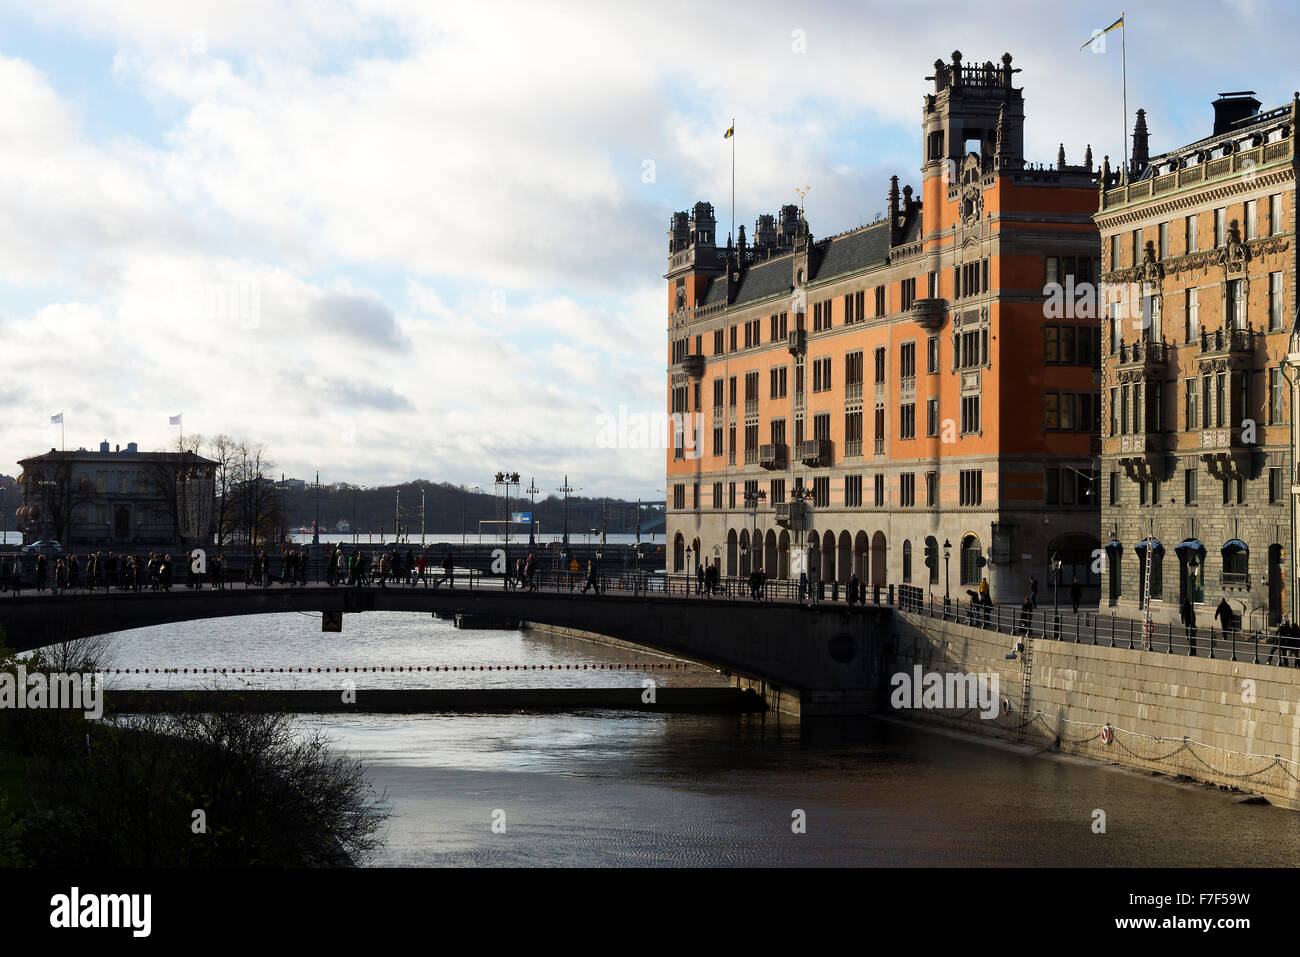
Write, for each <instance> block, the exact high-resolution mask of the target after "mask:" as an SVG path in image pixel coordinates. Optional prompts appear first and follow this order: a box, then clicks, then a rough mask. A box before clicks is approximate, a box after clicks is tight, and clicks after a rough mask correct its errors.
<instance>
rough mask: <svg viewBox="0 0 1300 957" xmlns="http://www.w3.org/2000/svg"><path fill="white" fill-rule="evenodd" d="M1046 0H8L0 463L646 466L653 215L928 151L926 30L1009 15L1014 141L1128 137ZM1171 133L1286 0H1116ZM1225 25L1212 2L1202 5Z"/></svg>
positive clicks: (911, 161) (914, 162) (1194, 112)
mask: <svg viewBox="0 0 1300 957" xmlns="http://www.w3.org/2000/svg"><path fill="white" fill-rule="evenodd" d="M1116 6H1117V9H1115V10H1113V11H1112V10H1109V9H1105V8H1102V7H1097V6H1096V5H1095V4H1093V5H1087V6H1083V5H1064V4H1060V5H1058V4H1044V3H1041V2H1031V3H1004V4H1000V5H999V7H1000V9H1001V13H1000V14H999V13H996V12H995V7H994V5H991V4H988V3H980V4H975V3H969V2H967V3H960V4H950V3H943V2H929V3H926V4H916V3H903V2H897V3H863V2H854V3H843V4H838V3H824V4H807V5H801V4H796V3H790V2H771V3H766V2H754V0H748V2H745V3H737V4H730V5H724V4H699V3H685V4H680V5H679V4H675V3H672V2H660V3H655V4H608V3H593V4H589V5H584V4H573V5H570V4H561V3H550V2H548V3H544V4H539V3H535V2H521V3H514V4H511V3H503V4H492V3H466V4H452V3H448V2H442V0H435V2H410V3H403V2H399V0H357V2H345V0H312V2H308V0H284V2H278V3H276V2H266V3H263V2H252V0H197V2H186V3H180V4H178V3H175V2H171V0H168V2H162V0H157V2H155V0H135V2H130V3H126V2H117V3H104V2H102V0H100V2H92V0H86V2H81V0H41V2H40V3H38V4H33V3H29V2H19V3H4V4H0V90H3V91H4V92H3V95H0V473H3V472H9V473H16V472H17V466H16V465H15V464H13V463H16V461H17V459H19V458H21V457H24V456H25V455H28V454H33V453H36V452H40V451H42V450H45V449H48V448H50V447H51V446H53V445H57V444H58V443H59V441H60V436H59V431H58V427H57V426H51V425H50V421H49V420H50V416H51V415H53V414H55V413H57V412H59V411H63V412H64V414H65V427H66V443H67V446H68V447H69V448H76V447H78V446H82V445H84V446H87V447H93V446H94V445H95V444H96V443H98V442H99V441H100V440H101V439H107V440H108V441H109V442H111V443H115V444H116V443H121V444H123V445H124V444H125V443H127V442H130V441H135V442H139V443H140V444H141V446H142V447H160V446H163V445H166V444H167V443H169V442H171V441H174V439H175V433H176V429H175V428H172V427H169V426H168V416H169V415H174V414H176V413H183V415H184V427H185V430H186V432H188V433H215V432H222V431H224V432H227V433H230V434H232V435H236V436H246V437H249V438H252V439H255V440H259V441H262V442H264V443H266V445H267V446H268V447H269V448H270V450H271V454H272V456H273V457H274V459H275V460H276V462H277V463H278V465H279V466H280V467H281V468H282V469H283V470H284V471H285V472H286V473H288V474H290V475H296V476H299V477H310V474H311V473H312V472H314V470H315V469H317V468H319V469H320V472H321V479H322V481H326V482H337V481H350V482H358V483H361V484H380V483H385V482H391V481H397V480H404V479H409V478H415V477H425V478H430V479H434V480H446V481H452V482H463V483H467V484H470V485H474V484H483V483H484V482H489V483H490V477H491V474H492V473H493V472H495V471H497V470H498V469H502V468H508V469H515V470H518V471H520V472H521V473H523V475H524V476H525V477H528V476H530V475H535V476H536V477H537V482H538V486H539V487H544V488H546V489H548V490H549V489H550V488H553V487H555V486H557V485H559V484H560V479H561V477H562V475H563V474H564V473H565V472H567V473H568V474H569V475H570V478H571V480H572V481H573V482H574V484H575V485H580V486H582V487H583V489H584V491H585V492H587V493H596V494H612V495H616V494H624V495H638V494H639V495H642V496H644V497H653V496H654V495H655V494H656V493H657V491H658V490H659V489H660V488H661V487H662V485H663V481H662V474H663V462H664V457H663V453H662V452H661V451H659V450H656V449H610V448H604V447H601V443H600V441H599V440H598V436H599V434H600V432H599V428H600V424H601V419H600V416H601V415H602V413H609V414H617V412H618V409H619V407H620V406H625V407H626V409H627V411H628V412H629V413H631V414H638V413H640V414H651V413H656V412H660V411H661V410H662V408H663V406H664V389H665V385H664V367H665V352H666V346H665V340H664V335H663V330H664V326H665V321H666V318H665V311H666V302H667V296H666V294H665V291H664V284H663V280H662V274H663V271H664V268H665V256H666V231H667V225H668V220H669V217H670V214H671V213H672V211H673V210H674V209H686V208H689V206H690V205H691V204H692V203H693V202H694V201H695V200H697V199H707V200H710V201H712V202H713V203H714V204H715V208H716V210H717V213H718V216H719V219H720V221H721V222H724V223H725V222H727V221H729V219H730V217H731V210H730V144H729V143H728V142H726V141H724V140H723V138H722V133H723V131H724V130H725V129H726V127H727V125H728V124H729V123H730V121H731V119H732V118H733V117H734V118H735V122H736V130H737V138H736V175H737V180H736V210H735V218H736V221H737V222H743V223H748V224H751V227H752V223H753V221H754V219H755V217H756V216H757V215H758V214H760V213H763V212H775V210H776V209H777V207H778V206H780V205H781V204H782V203H786V202H793V201H796V199H797V197H796V196H795V193H794V188H795V187H796V186H811V187H812V190H811V192H810V193H809V194H808V201H807V203H808V219H809V223H810V225H811V227H812V229H813V232H814V233H815V234H816V235H823V236H824V235H828V234H831V233H835V232H839V231H842V230H844V229H848V228H851V227H854V226H857V225H859V224H860V223H864V222H870V221H871V220H872V219H873V218H874V217H875V216H876V214H877V213H878V212H880V211H881V210H882V209H883V208H884V205H885V199H884V197H885V193H886V190H887V187H888V177H889V175H890V173H893V172H897V173H898V174H899V175H900V177H901V178H902V179H903V181H904V182H912V183H919V173H918V172H917V171H918V167H919V164H920V158H921V157H920V146H921V135H920V126H919V123H920V106H921V96H922V94H923V92H924V91H925V89H926V87H927V84H926V83H925V82H924V80H923V78H924V77H925V76H927V75H928V74H930V73H931V72H932V71H931V69H930V65H931V64H932V63H933V62H934V60H935V59H936V58H939V57H943V58H945V59H946V58H947V57H948V55H949V54H950V53H951V51H952V50H954V49H960V50H961V51H962V52H963V54H964V56H965V58H966V59H967V60H968V61H972V60H974V61H980V62H982V61H984V60H990V59H991V60H996V59H997V58H998V57H1000V56H1001V54H1002V53H1003V51H1004V50H1005V51H1010V52H1011V53H1012V55H1013V56H1014V57H1015V65H1017V66H1019V67H1021V68H1022V69H1023V72H1022V73H1020V74H1018V76H1017V83H1018V84H1019V85H1022V86H1023V87H1024V89H1025V98H1026V111H1027V119H1026V152H1027V154H1028V157H1029V158H1030V159H1031V160H1037V161H1041V162H1045V163H1050V162H1054V161H1055V158H1056V149H1057V144H1058V143H1059V142H1064V144H1065V148H1066V155H1067V159H1068V160H1069V161H1070V162H1078V161H1080V160H1081V158H1082V154H1083V150H1084V146H1085V144H1087V143H1091V144H1092V146H1093V152H1094V154H1095V156H1096V157H1097V160H1098V162H1100V159H1101V156H1102V155H1103V154H1106V153H1109V154H1110V155H1111V156H1112V157H1118V156H1119V155H1120V152H1121V142H1120V132H1121V115H1120V108H1119V93H1120V63H1119V56H1118V49H1119V48H1118V41H1119V34H1118V32H1116V33H1112V34H1111V35H1110V37H1109V38H1108V39H1110V41H1111V42H1110V43H1109V44H1108V46H1107V49H1106V50H1105V52H1101V53H1099V52H1093V51H1086V52H1080V50H1079V46H1080V44H1081V43H1083V42H1084V41H1085V40H1086V39H1087V38H1088V37H1089V35H1090V34H1091V33H1092V32H1093V31H1094V30H1096V29H1098V28H1100V27H1103V26H1105V25H1106V24H1108V23H1109V22H1111V20H1113V19H1114V18H1115V17H1116V16H1118V13H1119V10H1118V6H1119V4H1118V3H1117V4H1116ZM1128 7H1129V12H1128V18H1127V19H1128V22H1129V29H1128V37H1127V42H1128V78H1129V90H1128V94H1129V95H1128V102H1129V109H1130V111H1133V110H1136V109H1137V107H1139V106H1141V107H1145V108H1146V109H1147V111H1148V115H1149V126H1150V129H1151V137H1152V150H1153V151H1159V150H1162V149H1164V148H1167V147H1170V146H1174V145H1177V144H1180V143H1183V142H1186V141H1189V140H1191V139H1194V138H1196V137H1198V136H1200V135H1203V133H1204V132H1206V131H1207V130H1208V126H1209V122H1210V119H1211V111H1210V107H1209V102H1210V100H1211V99H1213V97H1214V95H1215V94H1216V93H1218V92H1219V91H1223V90H1241V89H1253V90H1257V91H1259V93H1260V99H1262V100H1263V101H1264V105H1265V107H1271V106H1275V105H1280V104H1282V103H1285V102H1287V101H1289V99H1290V96H1291V93H1292V90H1293V89H1295V88H1298V87H1300V76H1298V75H1297V73H1296V69H1295V67H1294V56H1293V52H1294V39H1295V36H1296V19H1297V15H1296V13H1295V12H1294V11H1293V10H1292V9H1290V8H1289V6H1288V5H1287V4H1285V3H1278V4H1276V5H1273V4H1269V3H1265V2H1248V0H1239V2H1235V3H1208V2H1195V0H1193V2H1184V3H1180V4H1173V3H1137V2H1134V0H1129V3H1128ZM1207 24H1215V25H1216V26H1215V27H1214V28H1213V29H1209V28H1207Z"/></svg>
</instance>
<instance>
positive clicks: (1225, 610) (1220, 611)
mask: <svg viewBox="0 0 1300 957" xmlns="http://www.w3.org/2000/svg"><path fill="white" fill-rule="evenodd" d="M1214 617H1215V619H1217V620H1218V621H1219V622H1221V623H1222V625H1223V630H1224V631H1232V630H1233V620H1232V619H1233V615H1232V606H1231V605H1229V604H1228V599H1226V598H1220V599H1219V605H1218V607H1217V608H1215V609H1214Z"/></svg>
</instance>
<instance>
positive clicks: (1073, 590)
mask: <svg viewBox="0 0 1300 957" xmlns="http://www.w3.org/2000/svg"><path fill="white" fill-rule="evenodd" d="M1081 598H1083V586H1082V585H1080V584H1079V577H1078V576H1077V575H1076V576H1075V578H1074V581H1072V582H1070V604H1071V605H1073V606H1074V613H1075V614H1076V615H1077V614H1078V613H1079V600H1080V599H1081Z"/></svg>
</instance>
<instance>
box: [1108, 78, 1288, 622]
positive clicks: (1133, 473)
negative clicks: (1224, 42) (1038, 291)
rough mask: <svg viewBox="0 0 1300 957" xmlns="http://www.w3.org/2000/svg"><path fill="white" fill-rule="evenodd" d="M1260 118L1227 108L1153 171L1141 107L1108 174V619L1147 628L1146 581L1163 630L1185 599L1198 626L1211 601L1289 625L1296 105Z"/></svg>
mask: <svg viewBox="0 0 1300 957" xmlns="http://www.w3.org/2000/svg"><path fill="white" fill-rule="evenodd" d="M1260 105H1261V104H1260V102H1259V100H1257V99H1255V98H1254V96H1253V94H1248V93H1246V94H1224V95H1223V96H1221V97H1220V98H1219V99H1218V100H1216V101H1215V102H1214V111H1215V119H1214V126H1213V129H1212V132H1211V133H1210V135H1208V136H1206V137H1205V138H1203V139H1200V140H1198V141H1196V142H1194V143H1190V144H1188V145H1186V146H1183V147H1179V148H1178V149H1174V150H1170V151H1168V152H1166V153H1164V154H1162V155H1159V156H1155V157H1151V156H1149V151H1148V133H1147V128H1146V117H1145V115H1144V113H1143V112H1142V111H1141V110H1139V111H1138V121H1137V125H1136V127H1135V129H1134V135H1133V160H1132V163H1131V169H1130V170H1128V171H1127V173H1128V175H1127V176H1125V175H1124V171H1122V170H1117V171H1115V172H1114V173H1112V172H1111V171H1110V170H1109V169H1107V170H1105V171H1104V173H1103V183H1102V185H1101V191H1100V204H1099V205H1100V209H1099V211H1098V213H1097V215H1096V221H1097V225H1098V227H1099V229H1100V231H1101V242H1102V259H1103V279H1104V281H1105V284H1104V300H1105V303H1106V318H1105V327H1106V332H1105V337H1106V355H1105V359H1104V362H1103V406H1104V410H1105V411H1104V421H1103V454H1102V466H1101V467H1102V472H1103V473H1104V481H1105V490H1104V493H1103V501H1102V516H1101V518H1102V534H1103V537H1104V538H1105V539H1106V544H1105V546H1104V547H1105V552H1106V560H1105V563H1104V566H1105V567H1104V571H1103V576H1102V577H1103V584H1102V589H1103V590H1102V594H1103V602H1102V604H1103V608H1104V607H1107V606H1109V607H1112V608H1114V609H1116V610H1117V611H1119V612H1120V613H1126V614H1130V615H1140V614H1142V610H1143V605H1144V602H1145V594H1146V589H1147V587H1148V578H1149V579H1150V606H1151V614H1152V617H1153V618H1154V619H1156V620H1159V621H1177V620H1178V618H1179V612H1180V609H1181V607H1182V603H1183V600H1184V599H1185V598H1190V600H1191V602H1192V603H1193V606H1194V607H1195V608H1198V609H1199V607H1200V606H1205V607H1204V611H1199V610H1198V612H1197V614H1198V624H1202V625H1209V624H1210V616H1211V615H1212V614H1213V612H1214V609H1215V608H1216V607H1217V606H1218V604H1219V602H1220V600H1221V599H1222V598H1227V599H1228V601H1229V604H1230V606H1231V607H1232V609H1233V611H1234V613H1235V615H1237V616H1238V617H1240V618H1242V619H1244V621H1245V623H1246V624H1247V625H1252V626H1254V627H1260V626H1262V625H1265V624H1268V623H1275V622H1277V621H1278V620H1279V619H1280V618H1281V616H1282V615H1283V614H1288V613H1293V611H1294V609H1293V604H1294V595H1288V594H1287V591H1288V581H1290V582H1292V583H1294V574H1293V572H1291V571H1288V570H1287V569H1288V567H1289V566H1290V564H1291V561H1292V559H1291V555H1292V553H1293V543H1294V536H1293V531H1292V525H1293V516H1292V512H1293V500H1292V486H1293V484H1294V482H1295V480H1294V478H1293V462H1294V456H1293V452H1292V444H1293V435H1292V423H1293V422H1294V421H1295V410H1294V408H1292V405H1293V396H1292V390H1291V387H1290V385H1289V384H1288V377H1289V375H1291V374H1290V373H1288V372H1287V370H1286V369H1285V360H1286V357H1287V355H1288V353H1289V352H1290V342H1291V335H1292V331H1293V329H1294V328H1295V322H1296V268H1295V266H1296V259H1295V195H1296V194H1295V182H1296V174H1295V136H1296V130H1295V123H1296V109H1297V103H1296V101H1294V100H1293V101H1292V103H1291V104H1289V105H1287V106H1283V107H1281V108H1278V109H1273V110H1268V111H1265V112H1261V111H1260ZM1148 539H1150V542H1149V543H1148ZM1148 551H1150V552H1151V554H1152V555H1153V556H1154V558H1153V559H1152V560H1151V563H1150V575H1149V576H1148V574H1147V554H1148ZM1291 590H1292V591H1294V588H1293V587H1292V588H1291Z"/></svg>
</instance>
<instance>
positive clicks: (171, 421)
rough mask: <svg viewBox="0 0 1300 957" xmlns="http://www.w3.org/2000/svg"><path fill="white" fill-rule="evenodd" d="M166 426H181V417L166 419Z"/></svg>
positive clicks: (175, 416)
mask: <svg viewBox="0 0 1300 957" xmlns="http://www.w3.org/2000/svg"><path fill="white" fill-rule="evenodd" d="M167 424H168V425H180V424H181V417H180V416H179V415H172V416H168V417H167Z"/></svg>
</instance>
